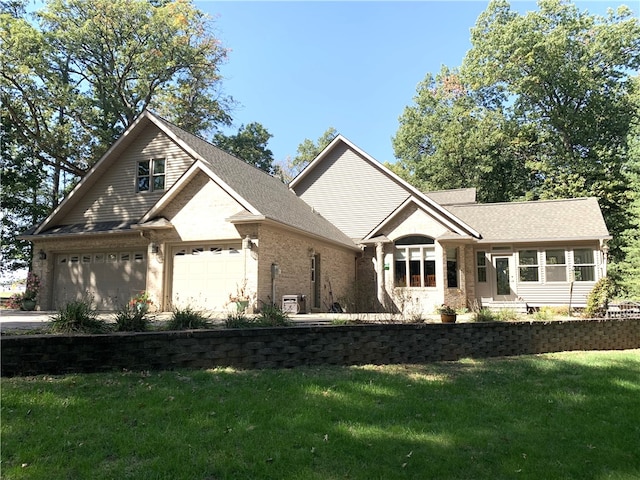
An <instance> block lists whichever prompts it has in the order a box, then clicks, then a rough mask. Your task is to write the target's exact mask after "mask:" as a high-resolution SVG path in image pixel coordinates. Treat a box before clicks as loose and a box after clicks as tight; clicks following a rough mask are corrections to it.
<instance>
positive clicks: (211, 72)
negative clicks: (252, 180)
mask: <svg viewBox="0 0 640 480" xmlns="http://www.w3.org/2000/svg"><path fill="white" fill-rule="evenodd" d="M23 6H24V2H20V1H19V0H14V1H10V2H3V3H2V4H1V5H0V35H1V36H2V45H3V47H2V49H0V63H1V64H2V67H3V68H2V69H1V70H0V82H2V92H1V95H2V105H3V113H6V114H7V116H8V121H9V122H10V123H11V125H14V126H15V127H16V128H15V130H13V131H12V132H11V135H7V136H6V138H5V141H6V142H11V145H8V146H7V148H6V152H7V155H9V157H8V158H4V159H3V160H4V164H3V171H5V170H6V172H10V171H23V170H21V168H22V167H21V165H20V162H22V160H21V158H23V156H24V155H26V154H28V155H30V159H31V161H32V162H33V163H34V164H35V163H37V164H38V165H39V167H38V169H37V171H34V172H33V173H34V175H35V174H36V173H37V175H38V178H39V181H38V182H29V185H31V184H32V183H33V185H34V186H35V185H42V184H44V185H47V186H48V187H49V188H50V189H51V190H50V193H49V194H47V195H45V196H44V197H42V195H41V194H40V193H37V192H36V191H32V192H31V193H32V195H30V196H29V197H30V198H33V196H34V195H35V196H36V197H38V198H46V199H47V200H48V201H49V202H51V203H50V204H49V208H53V207H55V205H56V204H57V203H58V199H59V196H60V193H61V192H62V191H63V190H64V188H65V187H67V186H68V185H69V184H72V183H75V181H76V180H77V179H79V178H80V177H82V176H83V175H84V173H85V172H86V171H87V169H88V167H90V166H91V165H92V163H93V162H94V161H95V160H97V159H98V158H99V157H100V156H101V155H102V153H103V152H104V151H106V149H107V148H108V147H109V146H110V145H111V144H112V143H113V141H114V140H115V139H116V138H117V137H118V136H119V135H120V134H121V133H122V132H123V131H124V129H125V128H126V127H127V126H129V125H130V124H131V122H132V121H133V120H134V119H135V118H136V117H137V116H138V115H139V114H140V113H141V112H142V111H143V109H145V108H152V109H155V110H158V111H159V112H160V113H161V114H163V115H165V116H166V117H167V118H168V119H169V120H171V121H172V122H174V123H176V124H178V125H180V126H184V127H185V128H188V129H189V130H191V131H193V132H194V133H199V134H204V133H205V132H215V131H216V130H217V127H218V126H220V125H228V124H230V120H231V118H230V115H229V110H230V108H231V107H232V106H233V101H232V99H231V98H229V97H226V96H225V95H224V94H223V93H222V91H221V77H220V75H219V66H220V64H221V63H222V62H223V61H225V59H226V55H227V51H226V49H224V48H223V47H222V46H221V45H220V43H219V41H218V40H217V39H216V38H215V36H214V35H213V32H212V23H211V20H210V19H209V18H208V17H206V16H205V15H204V14H203V13H202V12H200V11H199V10H198V9H196V8H195V7H194V6H193V4H192V3H191V2H190V1H188V0H174V1H169V0H161V1H154V0H48V2H47V3H46V4H45V6H44V8H43V9H41V10H40V11H38V12H36V13H35V14H34V17H33V21H30V18H29V17H28V16H27V14H26V13H25V10H24V8H23ZM164 102H167V103H166V106H165V103H164ZM6 172H5V173H6ZM25 173H26V172H25ZM30 188H31V187H30ZM34 188H35V187H34ZM5 205H6V210H5ZM11 208H13V207H12V206H11V203H10V202H7V203H6V204H3V216H4V218H13V216H14V215H17V216H20V218H22V219H23V220H25V221H26V220H27V219H28V218H29V216H28V215H26V214H25V212H20V211H19V210H18V209H13V210H12V209H11ZM25 215H26V216H25ZM44 215H45V214H44V213H41V214H40V215H39V216H37V217H34V218H32V219H31V220H32V221H34V222H38V221H40V220H42V218H43V216H44ZM3 240H4V239H3ZM16 245H17V244H16ZM3 253H4V250H3Z"/></svg>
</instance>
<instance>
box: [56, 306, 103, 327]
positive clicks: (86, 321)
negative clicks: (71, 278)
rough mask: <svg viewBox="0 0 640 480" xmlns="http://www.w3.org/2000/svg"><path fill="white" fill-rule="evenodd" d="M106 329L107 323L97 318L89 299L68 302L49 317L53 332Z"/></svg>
mask: <svg viewBox="0 0 640 480" xmlns="http://www.w3.org/2000/svg"><path fill="white" fill-rule="evenodd" d="M108 330H109V327H108V325H107V323H106V322H104V321H102V320H100V319H99V318H98V313H97V312H96V310H95V309H94V308H93V307H92V302H91V300H90V299H84V300H74V301H72V302H68V303H67V304H66V305H64V306H63V307H62V308H60V310H59V311H58V313H57V314H56V315H55V316H53V317H51V331H52V332H54V333H104V332H107V331H108Z"/></svg>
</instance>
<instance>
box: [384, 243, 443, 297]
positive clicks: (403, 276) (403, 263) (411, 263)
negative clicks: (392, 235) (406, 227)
mask: <svg viewBox="0 0 640 480" xmlns="http://www.w3.org/2000/svg"><path fill="white" fill-rule="evenodd" d="M394 256H395V262H394V266H395V285H396V287H435V286H436V247H435V241H434V240H433V238H431V237H426V236H424V235H410V236H407V237H403V238H399V239H398V240H396V242H395V254H394Z"/></svg>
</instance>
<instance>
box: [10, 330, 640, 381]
mask: <svg viewBox="0 0 640 480" xmlns="http://www.w3.org/2000/svg"><path fill="white" fill-rule="evenodd" d="M0 348H1V353H2V360H1V361H2V365H1V366H2V375H3V376H14V375H35V374H45V373H46V374H62V373H71V372H100V371H110V370H117V369H118V370H119V369H128V370H160V369H175V368H211V367H217V366H230V367H236V368H245V369H249V368H283V367H284V368H287V367H296V366H301V365H361V364H393V363H426V362H434V361H442V360H458V359H460V358H464V357H470V358H485V357H495V356H506V355H523V354H534V353H545V352H559V351H568V350H622V349H633V348H640V319H603V320H568V321H558V322H555V321H554V322H514V323H457V324H375V325H347V326H322V327H318V326H300V327H287V328H259V329H249V330H191V331H178V332H150V333H117V334H111V335H18V336H5V337H2V338H0Z"/></svg>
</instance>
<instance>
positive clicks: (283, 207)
mask: <svg viewBox="0 0 640 480" xmlns="http://www.w3.org/2000/svg"><path fill="white" fill-rule="evenodd" d="M155 118H156V119H157V121H158V122H160V123H161V124H162V125H163V126H164V129H166V130H167V131H168V132H170V133H171V134H172V136H173V137H174V139H175V140H176V141H177V142H179V143H180V144H181V145H182V146H183V147H184V148H185V149H188V150H189V152H190V153H191V154H192V155H193V156H194V158H196V159H197V160H198V162H200V163H196V164H194V165H193V166H192V168H191V169H190V170H189V171H188V172H187V173H186V174H185V177H187V176H190V175H192V174H193V172H194V171H195V170H196V169H199V170H202V171H203V172H205V173H206V174H207V175H208V176H209V177H210V178H211V179H212V180H213V181H215V182H216V183H217V184H218V185H220V186H221V187H222V188H223V189H224V190H226V191H227V193H229V194H230V195H232V196H233V197H234V198H235V199H236V200H237V201H238V202H239V203H240V204H242V205H243V206H244V207H245V208H246V209H247V210H248V212H249V214H250V215H246V214H244V213H243V212H239V213H238V214H237V215H234V216H232V217H231V218H230V220H231V221H239V220H245V221H251V220H253V221H255V220H262V219H265V220H272V221H274V222H277V223H279V224H282V225H285V226H289V227H292V228H294V229H297V230H301V231H303V232H306V233H310V234H312V235H315V236H317V237H321V238H325V239H327V240H331V241H333V242H335V243H340V244H342V245H344V246H348V247H351V248H357V247H356V246H355V244H354V243H353V241H352V240H351V239H350V238H348V237H347V236H346V235H345V234H344V233H343V232H341V231H340V230H339V229H338V228H336V227H335V226H334V225H333V224H331V223H330V222H329V221H327V220H326V219H325V218H323V217H322V216H321V215H319V214H318V213H316V212H314V211H313V209H312V208H311V207H310V206H309V205H307V204H306V203H305V202H304V201H303V200H302V199H300V198H298V197H297V196H296V195H295V194H294V193H293V192H292V191H290V190H289V188H287V186H286V185H285V184H284V183H282V182H281V181H280V180H279V179H278V178H275V177H273V176H271V175H269V174H267V173H265V172H264V171H262V170H260V169H258V168H256V167H255V166H253V165H249V164H248V163H246V162H245V161H243V160H241V159H239V158H237V157H235V156H233V155H231V154H229V153H227V152H225V151H223V150H221V149H219V148H217V147H215V146H214V145H212V144H211V143H209V142H207V141H205V140H203V139H201V138H200V137H197V136H195V135H193V134H191V133H189V132H187V131H185V130H182V129H181V128H179V127H177V126H176V125H173V124H172V123H170V122H168V121H166V120H164V119H162V118H160V117H157V116H156V117H155ZM183 184H184V182H180V181H178V182H177V183H176V185H175V186H174V188H173V189H170V190H169V191H168V192H167V193H166V194H165V196H164V197H163V199H165V197H167V198H168V197H171V196H172V195H175V194H176V193H177V191H179V189H180V188H181V186H182V185H183ZM163 199H160V201H159V202H158V204H157V205H156V206H155V207H154V208H152V209H151V210H150V211H149V212H148V213H147V214H146V215H145V216H144V217H143V220H145V219H150V218H152V216H153V213H154V211H157V210H158V207H159V205H160V204H161V202H163V201H166V200H163Z"/></svg>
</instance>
